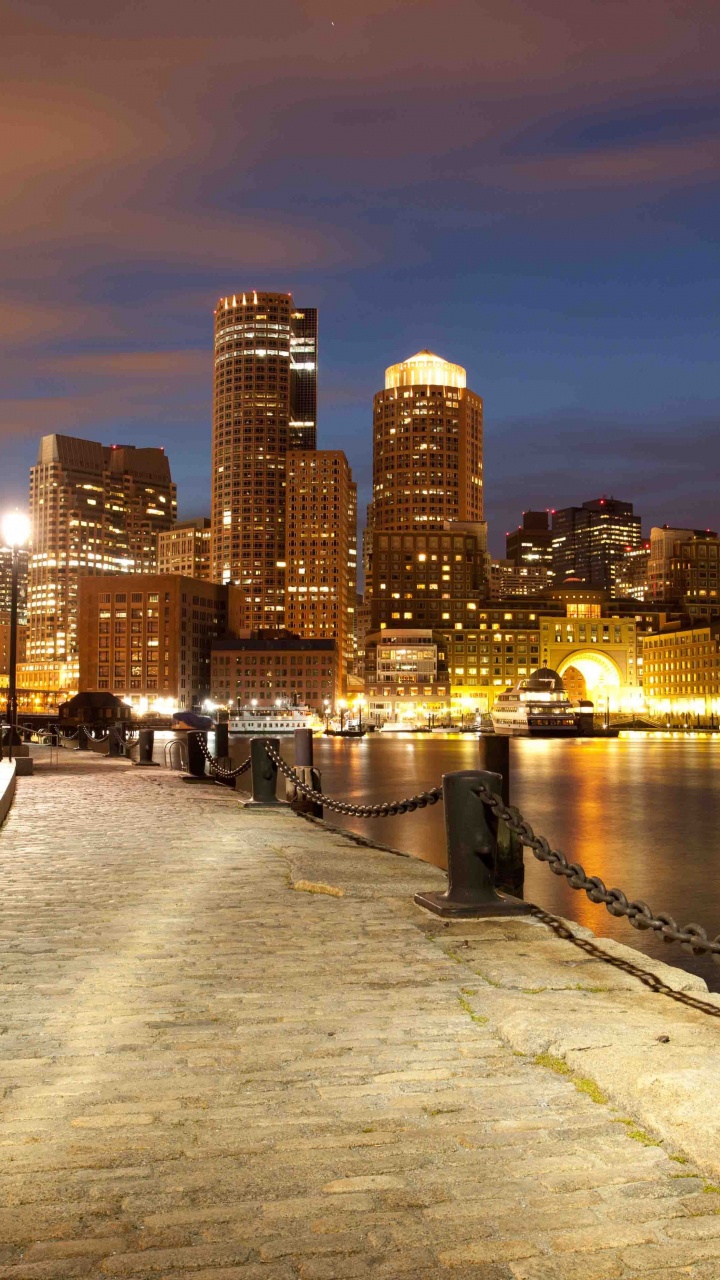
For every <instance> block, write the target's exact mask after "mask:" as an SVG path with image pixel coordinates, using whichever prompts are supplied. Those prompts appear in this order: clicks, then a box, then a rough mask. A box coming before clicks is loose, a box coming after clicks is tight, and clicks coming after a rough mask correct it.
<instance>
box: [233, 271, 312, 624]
mask: <svg viewBox="0 0 720 1280" xmlns="http://www.w3.org/2000/svg"><path fill="white" fill-rule="evenodd" d="M316 386H317V315H316V313H315V312H314V311H304V312H303V311H299V310H297V309H296V308H295V306H294V303H293V299H292V297H291V296H290V294H288V293H257V292H254V291H252V290H251V291H246V292H245V293H240V294H233V295H231V296H229V297H226V298H221V299H220V301H219V303H218V305H217V307H216V309H215V375H214V399H213V445H212V512H211V520H212V578H213V581H215V582H223V583H234V584H236V585H237V586H238V587H239V588H240V591H241V593H242V599H243V626H244V627H248V628H252V627H255V628H257V627H280V626H282V625H283V617H284V611H285V569H284V562H285V515H286V512H285V466H286V458H287V453H288V449H290V448H291V447H292V446H293V445H295V446H297V445H300V444H307V443H313V444H314V434H313V432H314V425H313V424H314V419H315V404H316V394H317V393H316Z"/></svg>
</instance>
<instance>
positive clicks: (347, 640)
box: [286, 449, 357, 682]
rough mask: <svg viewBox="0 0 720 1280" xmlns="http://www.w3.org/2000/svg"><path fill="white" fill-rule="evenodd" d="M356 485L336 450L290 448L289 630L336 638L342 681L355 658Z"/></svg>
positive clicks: (288, 501) (301, 634)
mask: <svg viewBox="0 0 720 1280" xmlns="http://www.w3.org/2000/svg"><path fill="white" fill-rule="evenodd" d="M356 558H357V486H356V485H355V483H354V482H353V478H352V473H351V471H350V467H349V465H348V460H347V458H346V457H345V454H344V453H343V452H342V451H341V450H339V449H320V450H316V451H309V450H308V451H300V450H298V451H293V452H291V453H290V454H289V455H288V461H287V605H286V625H287V628H288V630H289V631H292V632H294V633H295V635H298V636H304V637H307V638H310V639H330V638H332V639H335V640H336V641H337V652H338V665H339V669H340V671H339V674H340V677H341V680H342V681H343V682H344V680H345V677H346V676H347V673H348V672H349V671H350V670H351V667H352V661H353V634H354V617H355V605H356V579H357V572H356Z"/></svg>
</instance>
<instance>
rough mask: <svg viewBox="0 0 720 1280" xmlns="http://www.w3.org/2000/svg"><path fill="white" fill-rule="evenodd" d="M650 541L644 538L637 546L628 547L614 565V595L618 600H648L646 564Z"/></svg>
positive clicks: (647, 562) (648, 556)
mask: <svg viewBox="0 0 720 1280" xmlns="http://www.w3.org/2000/svg"><path fill="white" fill-rule="evenodd" d="M649 561H650V542H649V539H647V538H646V539H644V541H643V542H641V543H640V546H639V547H633V548H632V549H630V548H629V547H628V549H627V551H626V552H625V555H624V556H623V557H622V558H621V559H620V560H618V561H617V562H616V565H615V596H616V597H617V598H618V599H619V600H649V599H650V594H649V587H648V566H649Z"/></svg>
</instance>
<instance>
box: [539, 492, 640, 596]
mask: <svg viewBox="0 0 720 1280" xmlns="http://www.w3.org/2000/svg"><path fill="white" fill-rule="evenodd" d="M552 517H553V521H552V537H553V568H554V570H555V580H556V582H557V583H558V584H559V585H562V583H563V582H565V581H566V580H567V579H569V578H572V579H577V580H578V581H579V582H582V583H585V584H586V585H587V586H589V587H599V588H601V589H603V590H607V591H612V590H613V588H614V586H615V566H616V564H617V562H618V560H621V559H622V558H623V557H624V556H625V555H626V554H627V551H628V549H630V550H632V549H633V548H635V547H638V546H639V545H640V543H641V541H642V534H641V531H640V524H641V521H640V516H636V515H635V514H634V513H633V505H632V503H631V502H620V501H618V500H617V499H615V498H594V499H593V500H592V501H591V502H583V504H582V506H581V507H564V508H563V509H562V510H560V511H553V513H552Z"/></svg>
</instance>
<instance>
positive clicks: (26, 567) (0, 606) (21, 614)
mask: <svg viewBox="0 0 720 1280" xmlns="http://www.w3.org/2000/svg"><path fill="white" fill-rule="evenodd" d="M15 555H16V556H17V571H18V622H19V623H20V624H21V625H22V626H25V625H26V624H27V614H28V578H29V573H30V551H29V550H28V548H27V547H17V548H16V550H15ZM12 558H13V553H12V547H0V613H8V614H9V613H10V610H11V608H12Z"/></svg>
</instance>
